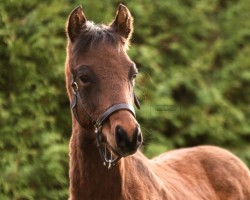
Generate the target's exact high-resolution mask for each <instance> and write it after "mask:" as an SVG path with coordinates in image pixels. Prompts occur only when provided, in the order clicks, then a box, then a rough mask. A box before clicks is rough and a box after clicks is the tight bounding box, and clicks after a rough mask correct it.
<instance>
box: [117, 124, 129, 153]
mask: <svg viewBox="0 0 250 200" xmlns="http://www.w3.org/2000/svg"><path fill="white" fill-rule="evenodd" d="M115 140H116V144H117V146H118V147H120V148H121V149H123V148H125V147H126V142H127V140H128V139H127V133H126V131H125V130H124V129H123V128H122V127H121V126H119V125H118V126H116V128H115Z"/></svg>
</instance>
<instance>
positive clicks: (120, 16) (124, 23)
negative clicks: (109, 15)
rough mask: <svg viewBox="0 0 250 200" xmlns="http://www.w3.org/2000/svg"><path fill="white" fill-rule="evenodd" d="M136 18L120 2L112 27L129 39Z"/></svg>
mask: <svg viewBox="0 0 250 200" xmlns="http://www.w3.org/2000/svg"><path fill="white" fill-rule="evenodd" d="M133 22H134V19H133V17H132V15H131V13H130V12H129V9H128V8H127V7H126V6H124V5H123V4H120V5H119V7H118V10H117V12H116V17H115V20H114V22H113V23H112V24H111V27H112V28H113V29H114V30H115V31H116V32H117V33H118V34H119V35H120V36H122V37H124V38H125V39H127V40H129V39H130V37H131V35H132V33H133Z"/></svg>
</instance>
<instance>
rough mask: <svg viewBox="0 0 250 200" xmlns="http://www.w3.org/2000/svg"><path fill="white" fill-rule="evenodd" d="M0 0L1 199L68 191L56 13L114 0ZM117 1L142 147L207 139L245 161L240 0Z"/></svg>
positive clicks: (249, 8) (246, 7) (247, 140)
mask: <svg viewBox="0 0 250 200" xmlns="http://www.w3.org/2000/svg"><path fill="white" fill-rule="evenodd" d="M0 1H1V2H0V172H1V175H0V200H33V199H38V200H50V199H51V200H57V199H67V197H68V141H69V138H70V134H71V117H70V110H69V102H68V99H67V95H66V89H65V80H64V62H65V45H66V38H65V22H66V19H67V16H68V14H69V13H70V12H71V10H72V9H73V8H74V7H76V6H77V5H79V4H81V5H82V6H83V8H84V11H85V14H86V16H87V18H88V19H91V20H93V21H95V22H97V23H108V22H110V21H112V19H113V18H114V16H115V11H116V9H117V6H118V4H119V2H121V1H116V0H115V1H111V0H84V1H83V0H82V1H73V0H71V1H70V0H43V1H40V0H32V1H31V0H8V1H4V0H0ZM122 3H124V4H125V5H127V6H128V7H129V9H130V11H131V13H132V15H133V16H134V18H135V32H134V35H133V38H132V45H131V47H130V50H129V55H130V57H131V58H132V59H133V60H134V61H135V62H136V64H137V66H138V68H139V71H140V75H139V76H138V78H137V85H136V93H137V95H138V97H139V99H140V101H141V105H142V108H141V110H140V111H137V116H138V121H139V122H140V124H141V126H142V130H143V134H144V137H145V145H144V147H143V150H144V152H145V153H146V154H147V156H149V157H152V156H155V155H157V154H159V153H161V152H163V151H166V150H169V149H173V148H180V147H186V146H195V145H199V144H213V145H218V146H222V147H225V148H227V149H229V150H230V151H232V152H234V153H235V154H236V155H238V156H239V157H240V158H241V159H242V160H243V161H244V162H245V163H246V164H247V165H248V166H250V121H249V119H250V4H249V0H238V1H235V0H199V1H197V0H187V1H183V0H157V1H153V0H137V1H134V0H128V1H123V2H122Z"/></svg>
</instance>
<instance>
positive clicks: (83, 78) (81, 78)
mask: <svg viewBox="0 0 250 200" xmlns="http://www.w3.org/2000/svg"><path fill="white" fill-rule="evenodd" d="M79 78H80V80H81V82H82V83H83V84H87V83H89V82H90V80H89V78H88V77H87V76H80V77H79Z"/></svg>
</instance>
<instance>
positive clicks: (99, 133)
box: [71, 79, 140, 169]
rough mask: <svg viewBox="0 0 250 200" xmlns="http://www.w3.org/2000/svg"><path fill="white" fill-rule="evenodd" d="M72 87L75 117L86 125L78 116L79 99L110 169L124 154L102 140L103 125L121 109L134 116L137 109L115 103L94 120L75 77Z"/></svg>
mask: <svg viewBox="0 0 250 200" xmlns="http://www.w3.org/2000/svg"><path fill="white" fill-rule="evenodd" d="M71 87H72V89H73V96H72V102H71V110H72V112H73V114H74V117H75V119H76V120H77V122H78V123H79V124H80V125H81V126H82V127H84V125H83V124H82V123H81V120H80V118H79V116H78V113H77V109H76V108H77V102H78V99H79V106H80V109H81V111H83V112H84V113H85V115H86V116H87V117H88V118H89V119H90V120H91V122H92V124H93V126H94V132H95V134H96V144H97V148H98V150H99V153H100V156H101V159H102V161H103V164H104V166H107V167H108V169H109V168H111V167H112V166H114V165H115V164H116V163H117V162H118V161H119V160H120V159H121V158H122V156H121V155H120V154H119V153H118V152H116V151H115V150H114V149H113V148H112V147H110V146H108V144H104V143H103V142H102V126H103V124H104V123H105V121H106V120H107V119H108V118H109V117H110V116H111V115H112V114H114V113H115V112H117V111H119V110H127V111H129V112H130V113H131V114H132V115H133V116H134V117H135V110H134V107H133V106H132V105H130V104H126V103H118V104H115V105H113V106H111V107H109V108H108V109H106V111H105V112H104V113H103V114H101V115H100V116H99V117H98V118H97V120H93V118H92V117H91V115H90V114H89V113H88V112H87V111H86V109H85V107H84V106H83V104H82V102H81V98H80V94H79V88H78V85H77V83H76V82H75V81H74V79H73V80H72V83H71ZM133 95H134V102H135V105H136V107H137V108H138V109H140V104H139V101H138V99H137V97H136V96H135V94H134V93H133ZM108 149H110V152H107V151H108ZM113 153H114V154H115V155H116V157H115V158H112V154H113Z"/></svg>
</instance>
